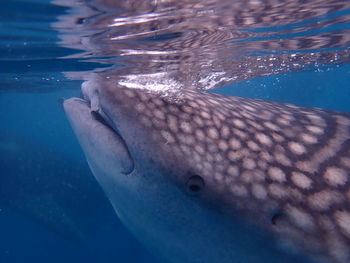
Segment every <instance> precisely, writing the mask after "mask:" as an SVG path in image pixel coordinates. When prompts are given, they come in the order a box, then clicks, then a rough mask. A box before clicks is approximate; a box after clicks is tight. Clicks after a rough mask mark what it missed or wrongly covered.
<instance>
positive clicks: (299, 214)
mask: <svg viewBox="0 0 350 263" xmlns="http://www.w3.org/2000/svg"><path fill="white" fill-rule="evenodd" d="M286 211H287V214H288V215H289V216H290V218H291V219H292V221H293V222H294V224H295V225H296V226H298V227H300V228H302V229H303V230H312V229H313V228H314V224H315V222H314V220H313V218H312V217H311V216H310V215H309V214H308V213H306V212H305V211H303V210H302V209H301V208H296V207H294V206H291V205H287V206H286Z"/></svg>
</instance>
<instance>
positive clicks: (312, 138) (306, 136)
mask: <svg viewBox="0 0 350 263" xmlns="http://www.w3.org/2000/svg"><path fill="white" fill-rule="evenodd" d="M300 138H301V140H302V141H303V142H304V143H307V144H313V143H316V142H317V138H316V137H315V136H312V135H311V134H308V133H302V134H301V135H300Z"/></svg>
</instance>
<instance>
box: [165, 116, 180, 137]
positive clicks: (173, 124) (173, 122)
mask: <svg viewBox="0 0 350 263" xmlns="http://www.w3.org/2000/svg"><path fill="white" fill-rule="evenodd" d="M167 120H168V127H169V129H170V130H171V131H172V132H174V133H177V132H178V126H177V119H176V117H175V116H173V115H168V116H167Z"/></svg>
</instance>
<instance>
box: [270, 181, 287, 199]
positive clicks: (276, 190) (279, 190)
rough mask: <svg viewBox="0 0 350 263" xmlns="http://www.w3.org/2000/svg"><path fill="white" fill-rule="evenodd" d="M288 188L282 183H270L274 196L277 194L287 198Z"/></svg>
mask: <svg viewBox="0 0 350 263" xmlns="http://www.w3.org/2000/svg"><path fill="white" fill-rule="evenodd" d="M286 190H287V189H286V188H285V187H283V186H281V185H280V184H276V183H273V184H270V185H269V193H270V195H272V196H275V197H277V198H281V199H282V198H285V197H287V196H288V191H286Z"/></svg>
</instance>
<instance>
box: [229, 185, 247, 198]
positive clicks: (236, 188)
mask: <svg viewBox="0 0 350 263" xmlns="http://www.w3.org/2000/svg"><path fill="white" fill-rule="evenodd" d="M230 190H231V192H232V193H233V194H234V195H236V196H239V197H246V196H248V191H247V188H246V187H245V186H243V185H238V184H235V185H232V186H231V188H230Z"/></svg>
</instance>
